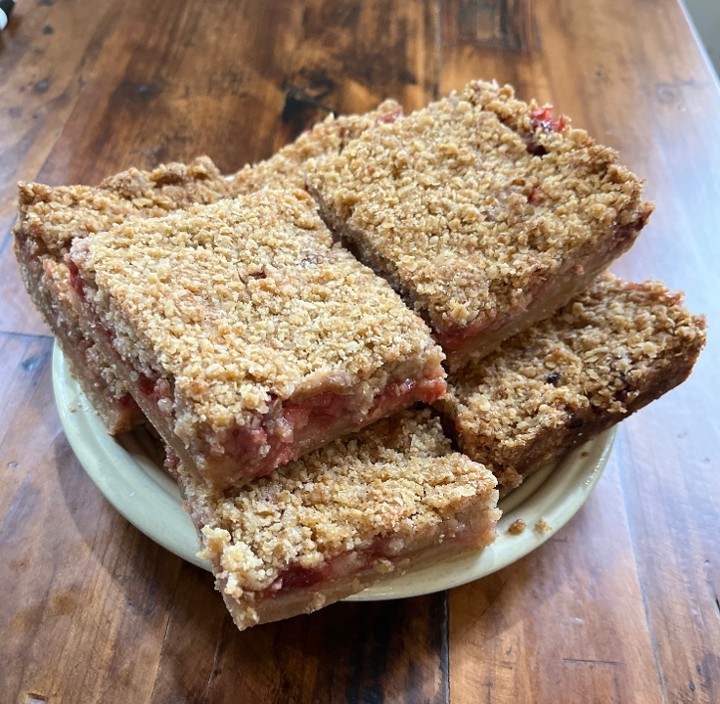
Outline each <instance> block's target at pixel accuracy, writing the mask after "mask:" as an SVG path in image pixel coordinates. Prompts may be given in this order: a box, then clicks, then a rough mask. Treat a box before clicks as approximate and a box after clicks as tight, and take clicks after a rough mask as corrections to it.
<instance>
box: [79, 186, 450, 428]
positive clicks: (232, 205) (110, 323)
mask: <svg viewBox="0 0 720 704" xmlns="http://www.w3.org/2000/svg"><path fill="white" fill-rule="evenodd" d="M72 256H73V259H74V261H75V262H76V263H77V265H78V267H79V269H80V270H81V274H82V276H83V278H84V280H85V284H86V296H87V298H88V300H89V301H91V304H92V305H93V307H94V308H95V311H96V313H97V314H98V315H99V316H100V318H101V319H102V324H103V325H104V327H105V328H106V329H108V330H111V331H112V332H113V335H114V336H115V340H114V343H113V344H114V346H115V348H116V349H117V350H118V351H119V352H120V354H121V356H123V357H124V358H125V359H126V360H133V361H132V362H131V363H132V364H133V366H136V368H137V370H138V371H141V372H143V373H144V374H146V375H148V376H150V377H152V376H153V375H158V374H159V375H161V376H163V377H167V378H169V379H172V380H173V383H174V389H175V397H176V400H177V402H178V406H179V407H180V409H181V411H182V413H183V414H184V416H183V418H180V417H179V418H178V422H179V424H180V425H181V426H184V424H186V423H187V424H188V425H189V426H192V427H194V426H196V425H198V424H201V423H202V424H206V425H207V426H209V427H210V428H212V429H213V430H215V431H217V430H220V429H223V428H227V427H231V426H232V425H234V424H236V423H240V424H243V423H244V422H246V421H247V420H248V416H247V413H248V412H253V413H260V414H265V413H268V412H269V411H270V407H271V405H272V404H274V403H276V401H277V400H280V401H282V400H285V399H288V398H290V397H296V398H297V397H300V398H302V397H303V396H304V395H306V394H312V393H316V392H317V391H318V390H320V391H324V390H332V389H329V388H327V387H328V384H331V385H332V386H334V387H336V389H335V390H337V391H338V392H340V393H342V392H343V391H345V392H348V391H352V390H353V389H354V387H356V386H357V385H358V384H365V385H367V386H368V393H369V397H370V398H372V395H374V393H376V392H377V391H378V390H379V389H381V388H383V386H384V385H385V383H386V382H387V379H388V371H389V370H392V371H395V370H396V369H398V368H402V367H403V366H406V367H407V369H408V376H411V377H412V376H415V375H417V374H418V373H421V372H422V371H423V369H424V368H425V367H427V371H430V370H431V369H432V368H436V367H437V366H438V364H439V361H440V360H441V359H442V353H441V352H440V350H439V348H437V346H436V345H434V343H433V342H432V339H431V338H430V335H429V331H428V329H427V328H426V326H425V324H424V323H423V322H422V321H421V320H420V319H419V318H418V317H417V316H415V315H414V314H413V313H412V312H411V311H409V310H408V309H407V308H406V307H405V306H404V305H403V304H402V302H401V301H400V299H399V298H398V296H397V294H396V293H395V292H394V291H393V290H392V289H391V288H390V286H389V285H388V284H386V283H385V282H384V281H383V280H382V279H380V278H378V277H376V276H375V275H374V274H373V273H372V272H371V271H370V270H369V269H367V268H366V267H364V266H363V265H362V264H360V263H359V262H358V261H357V260H355V259H354V258H353V257H352V255H351V254H349V253H348V252H347V251H345V250H343V249H341V248H339V247H337V246H334V245H333V243H332V238H331V235H330V233H329V232H328V230H327V228H326V227H325V226H324V224H323V223H322V221H321V220H320V218H319V217H318V215H317V212H316V209H315V205H314V203H313V201H312V199H311V198H310V197H309V196H308V195H307V194H306V193H305V192H303V191H270V190H265V191H259V192H257V193H253V194H249V195H247V196H244V197H238V198H237V199H233V200H230V199H225V200H222V201H219V202H218V203H216V204H214V205H208V206H196V207H191V208H188V209H186V210H184V211H183V212H179V213H175V214H170V215H168V216H166V217H165V218H155V219H152V220H149V219H144V220H135V221H133V222H131V223H128V224H126V225H119V226H117V227H115V228H114V229H112V230H110V231H109V232H99V233H97V234H96V235H95V236H93V237H92V238H88V239H85V240H82V241H78V242H76V243H75V245H74V246H73V249H72ZM136 360H137V361H136Z"/></svg>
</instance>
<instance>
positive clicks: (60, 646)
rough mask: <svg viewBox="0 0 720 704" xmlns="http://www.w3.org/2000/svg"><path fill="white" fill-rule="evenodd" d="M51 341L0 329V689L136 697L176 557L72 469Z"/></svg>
mask: <svg viewBox="0 0 720 704" xmlns="http://www.w3.org/2000/svg"><path fill="white" fill-rule="evenodd" d="M51 349H52V341H51V340H50V339H49V338H41V339H38V338H32V337H26V336H20V335H0V354H1V355H2V358H3V368H2V375H0V396H1V397H2V399H3V411H4V413H5V416H4V422H3V424H2V426H0V467H1V468H2V474H3V487H2V492H0V516H2V529H1V530H0V554H2V555H3V559H2V560H0V583H1V584H2V585H3V606H2V609H0V633H2V638H1V639H0V643H1V645H0V651H1V653H2V654H1V655H0V659H1V660H2V667H0V691H2V692H3V698H4V699H5V698H7V699H6V700H7V701H18V702H25V701H26V700H27V699H28V698H35V699H38V700H40V701H54V700H56V701H66V702H79V701H103V700H107V701H109V700H112V701H117V702H121V701H146V700H147V698H148V697H149V694H150V692H151V691H152V684H153V681H154V678H155V672H156V667H157V662H158V658H159V656H160V651H161V645H162V638H163V633H164V631H165V627H166V621H167V611H166V608H167V604H168V602H169V601H170V600H171V599H172V596H173V590H174V588H175V582H176V580H177V575H178V569H179V564H180V560H179V559H178V558H175V557H174V556H172V555H170V554H169V553H166V552H165V551H164V550H163V549H162V548H159V547H158V546H156V545H155V544H154V543H153V542H151V541H150V540H148V539H147V538H145V537H144V536H143V535H141V534H140V533H138V531H136V530H135V529H134V528H132V527H131V526H130V525H129V524H128V523H127V522H126V521H125V520H124V519H123V518H122V517H121V516H120V515H119V514H117V513H116V512H115V511H114V509H112V507H111V506H110V505H109V504H108V503H107V502H106V501H105V500H104V499H103V497H102V496H101V495H100V493H99V492H98V491H97V489H96V488H95V486H94V485H93V484H92V482H91V481H90V480H89V479H88V477H87V476H86V475H85V473H84V472H83V471H82V469H81V468H80V466H79V464H78V462H77V460H76V459H75V457H74V455H73V453H72V451H71V450H70V448H69V446H68V444H67V441H66V440H65V436H64V435H63V433H62V431H61V430H60V428H59V424H58V420H57V415H56V412H55V408H54V403H53V399H52V391H51V384H50V366H49V363H50V353H51ZM108 692H112V693H113V694H112V697H110V696H109V695H108V694H107V693H108Z"/></svg>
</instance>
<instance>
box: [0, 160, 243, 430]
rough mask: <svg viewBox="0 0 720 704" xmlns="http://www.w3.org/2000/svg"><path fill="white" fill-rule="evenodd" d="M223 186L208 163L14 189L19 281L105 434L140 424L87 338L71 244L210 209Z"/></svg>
mask: <svg viewBox="0 0 720 704" xmlns="http://www.w3.org/2000/svg"><path fill="white" fill-rule="evenodd" d="M228 194H229V186H228V183H227V182H226V180H225V179H224V178H223V177H222V176H221V174H220V172H219V171H218V170H217V168H216V167H215V165H214V164H213V163H212V161H210V159H208V158H207V157H200V158H198V159H195V160H194V161H193V162H191V163H190V164H187V165H186V164H179V163H171V164H165V165H163V166H159V167H158V168H156V169H154V170H152V171H140V170H138V169H134V168H133V169H130V170H128V171H124V172H122V173H119V174H116V175H115V176H112V177H111V178H109V179H106V180H105V181H103V182H102V184H101V185H100V186H98V187H91V186H60V187H57V188H53V187H51V186H46V185H43V184H40V183H20V184H19V219H18V222H17V224H16V225H15V228H14V230H13V232H14V236H15V254H16V258H17V260H18V265H19V268H20V274H21V277H22V279H23V281H24V283H25V287H26V288H27V290H28V292H29V293H30V296H31V297H32V299H33V302H34V303H35V305H36V306H37V308H38V310H39V311H40V312H41V313H42V315H43V318H44V319H45V322H46V323H47V325H48V327H49V328H50V329H51V330H52V332H53V333H54V335H55V336H56V338H57V340H58V343H59V344H60V347H61V349H62V350H63V352H64V353H65V358H66V360H67V362H68V364H69V365H70V369H71V371H72V373H73V376H75V377H76V378H77V379H78V381H79V382H80V384H81V385H82V387H83V390H84V391H85V393H86V394H87V395H88V397H89V398H90V399H91V400H92V402H93V405H94V407H95V408H96V409H97V410H98V412H99V414H100V416H101V418H102V420H103V422H104V423H105V425H106V426H107V428H108V430H109V431H110V432H111V433H119V432H122V431H124V430H127V429H128V428H129V427H131V426H132V425H134V424H136V423H138V422H141V421H142V414H141V413H140V412H139V409H138V408H137V406H136V405H135V403H134V402H133V401H132V399H130V398H129V397H128V388H127V385H126V384H125V383H124V382H123V381H122V380H121V379H118V378H117V376H116V375H115V372H114V369H113V367H112V365H108V364H106V363H105V361H104V358H103V356H102V355H99V354H98V351H97V348H96V345H95V344H94V343H93V341H92V339H91V338H90V337H89V336H88V335H87V323H86V321H85V320H84V318H83V316H82V314H81V313H80V310H79V306H78V304H77V300H76V299H77V296H76V294H75V292H74V291H73V290H72V289H71V288H70V286H69V283H68V279H69V271H68V268H67V266H66V264H65V262H64V255H65V254H66V253H67V252H68V250H69V247H70V244H71V242H72V241H73V240H74V239H77V238H84V237H87V236H88V235H92V234H93V233H97V232H102V231H104V230H106V229H109V228H110V227H112V226H113V225H115V224H118V223H122V222H125V221H126V220H128V219H129V218H132V217H159V216H161V215H165V214H167V213H168V212H170V211H173V210H177V209H178V208H182V207H185V206H187V205H188V204H190V203H196V202H200V203H209V202H214V201H215V200H217V199H218V198H221V197H226V196H227V195H228Z"/></svg>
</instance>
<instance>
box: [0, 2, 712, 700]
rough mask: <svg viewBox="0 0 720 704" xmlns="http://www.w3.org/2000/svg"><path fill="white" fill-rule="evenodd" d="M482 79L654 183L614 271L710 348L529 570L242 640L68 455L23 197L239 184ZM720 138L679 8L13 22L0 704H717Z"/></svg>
mask: <svg viewBox="0 0 720 704" xmlns="http://www.w3.org/2000/svg"><path fill="white" fill-rule="evenodd" d="M472 78H497V79H498V80H499V81H503V82H504V81H507V82H511V83H513V84H514V85H515V86H516V89H517V91H518V93H519V95H520V97H522V98H530V97H536V98H538V99H539V100H541V101H551V102H553V103H554V105H555V106H556V107H557V109H558V110H559V111H561V112H563V113H567V114H569V115H571V116H572V117H573V121H574V124H576V125H577V126H581V127H585V128H587V129H588V130H589V131H590V132H591V134H593V135H594V136H595V137H596V138H597V139H599V140H600V141H602V142H604V143H606V144H609V145H611V146H613V147H615V148H616V149H618V150H619V151H620V154H621V158H622V159H623V161H624V162H625V163H627V164H628V165H629V166H630V167H631V168H633V169H634V170H636V171H637V172H638V173H639V174H641V175H642V176H643V177H644V178H645V179H646V183H647V185H646V189H647V193H648V195H649V197H650V198H652V199H653V200H655V201H656V204H657V210H656V212H655V214H654V216H653V218H652V221H651V224H650V225H649V226H648V227H647V228H646V230H645V231H644V233H643V234H642V236H641V237H640V239H639V241H638V243H637V245H636V246H635V247H634V248H633V250H632V251H631V252H630V253H628V254H627V255H626V256H624V257H623V258H622V259H621V260H620V261H619V262H617V263H616V265H614V267H613V269H614V270H615V271H616V272H617V273H619V274H621V275H622V276H625V277H627V278H630V279H634V280H640V279H643V278H648V277H656V278H661V279H663V280H664V281H665V282H666V283H667V284H668V285H669V286H671V287H673V288H679V289H685V290H686V291H687V302H688V305H689V307H690V308H691V309H692V310H693V311H695V312H705V313H707V315H708V321H709V330H710V332H709V343H708V346H707V349H706V350H705V352H704V353H703V355H702V356H701V358H700V361H699V363H698V365H697V368H696V371H695V373H694V374H693V376H692V377H691V379H690V380H689V381H688V382H687V383H685V384H684V385H683V386H682V387H680V388H679V389H677V390H675V391H673V392H671V393H670V394H668V395H667V396H666V397H664V398H663V399H661V400H659V401H657V402H655V403H654V404H652V405H651V406H650V407H648V408H646V409H644V410H643V411H641V412H640V413H639V414H637V415H636V416H633V417H631V418H629V419H628V420H627V421H625V422H624V423H623V424H622V425H621V428H620V431H619V433H618V436H617V441H616V445H615V448H614V451H613V454H612V457H611V460H610V463H609V465H608V468H607V470H606V472H605V474H604V476H603V478H602V479H601V481H600V482H599V484H598V486H597V488H596V489H595V491H594V493H593V494H592V496H591V498H590V499H589V501H588V502H587V504H586V505H585V506H584V507H583V509H582V510H581V511H580V512H579V513H578V515H577V516H576V517H575V518H574V519H573V520H572V521H571V522H570V523H569V524H568V525H567V526H566V527H565V528H564V529H563V530H561V531H559V532H558V533H557V534H556V535H555V536H553V538H552V539H551V540H549V541H548V542H547V543H546V544H545V545H543V546H542V547H541V548H540V549H538V550H536V551H535V552H534V553H532V554H531V555H529V556H528V557H526V558H525V559H523V560H521V561H519V562H517V563H515V564H513V565H511V566H509V567H507V568H505V569H503V570H501V571H499V572H497V573H495V574H493V575H491V576H489V577H487V578H485V579H483V580H480V581H477V582H474V583H471V584H468V585H466V586H464V587H460V588H457V589H454V590H452V591H450V592H440V593H437V594H433V595H428V596H424V597H418V598H415V599H408V600H402V601H389V602H383V603H375V604H371V603H365V604H362V603H343V604H337V605H335V606H331V607H329V608H328V609H325V610H324V611H321V612H319V613H317V614H313V615H310V616H302V617H297V618H295V619H290V620H288V621H286V622H283V623H279V624H270V625H267V626H261V627H257V628H254V629H251V630H249V631H246V632H243V633H239V632H237V630H236V629H235V627H234V626H233V624H232V621H231V620H230V618H229V616H228V615H227V614H226V611H225V608H224V606H223V604H222V601H221V599H220V598H219V596H218V595H217V594H216V593H215V592H214V590H213V584H212V579H211V577H210V576H209V575H208V574H206V573H204V572H202V571H201V570H199V569H197V568H195V567H193V566H191V565H189V564H187V563H184V562H182V561H181V560H180V559H179V558H176V557H175V556H173V555H172V554H170V553H168V552H166V551H165V550H163V549H162V548H160V547H158V546H157V545H155V544H154V543H153V542H152V541H151V540H149V539H148V538H146V537H145V536H143V535H142V534H141V533H139V532H138V531H137V530H135V528H133V527H132V526H131V525H130V524H129V523H128V522H127V521H125V520H124V519H123V518H122V517H121V516H120V515H119V514H118V513H117V512H115V511H114V509H113V508H112V507H111V506H110V504H109V503H108V502H107V501H106V500H105V499H104V498H103V496H102V495H101V494H100V493H99V491H98V490H97V489H96V488H95V486H94V485H93V484H92V482H91V481H90V479H89V478H88V477H87V476H86V475H85V473H84V471H83V469H82V467H81V466H80V464H79V463H78V461H77V459H76V458H75V457H74V455H73V453H72V451H71V450H70V448H69V445H68V443H67V441H66V439H65V437H64V435H63V432H62V430H61V428H60V424H59V420H58V417H57V413H56V411H55V407H54V401H53V396H52V382H51V370H50V357H51V351H52V344H53V343H52V339H51V338H50V337H49V335H48V332H47V330H46V328H45V326H44V324H43V322H42V321H41V319H40V317H39V315H38V314H37V313H36V312H35V311H34V310H33V308H32V305H31V303H30V300H29V298H28V297H27V295H26V294H25V292H24V290H23V287H22V283H21V282H20V278H19V276H18V273H17V268H16V265H15V262H14V257H13V252H12V237H11V233H10V227H11V225H12V222H13V219H14V212H15V192H16V191H15V188H16V187H15V184H16V181H17V180H19V179H23V180H35V179H37V180H41V181H44V182H47V183H51V184H60V183H71V182H85V183H94V182H97V181H98V180H100V179H101V178H103V177H104V176H107V175H109V174H111V173H113V172H116V171H118V170H121V169H124V168H126V167H128V166H130V165H137V166H140V167H151V166H154V165H156V164H158V163H160V162H163V161H167V160H187V159H190V158H192V157H193V156H196V155H198V154H208V155H209V156H211V157H212V158H213V159H214V160H215V161H216V163H217V164H218V165H219V166H220V168H221V169H223V170H224V171H227V172H230V171H234V170H236V169H237V168H239V167H240V166H241V165H242V164H244V163H246V162H249V161H255V160H259V159H262V158H264V157H266V156H268V155H269V154H271V153H272V152H273V151H274V150H275V149H277V148H278V147H279V146H281V145H282V144H284V143H286V142H288V141H290V140H292V139H293V138H294V137H295V136H297V134H299V133H300V132H301V131H302V130H303V129H305V128H306V127H307V126H308V125H310V124H311V123H312V122H314V121H315V120H317V119H319V118H321V117H322V116H324V115H325V114H327V113H328V112H329V111H336V112H357V111H364V110H367V109H369V108H371V107H372V106H373V105H375V104H377V103H378V102H379V101H380V100H382V99H383V98H385V97H396V98H398V99H399V100H400V101H401V102H402V103H403V104H404V105H405V108H406V110H411V109H413V108H416V107H419V106H421V105H423V104H425V103H426V102H427V101H429V100H431V99H433V98H436V97H438V96H440V95H442V94H445V93H447V92H449V91H450V90H453V89H458V88H460V87H462V85H463V84H464V83H465V82H467V81H468V80H470V79H472ZM719 123H720V91H719V90H718V84H717V81H716V79H715V77H714V75H713V73H712V71H711V69H710V68H709V66H708V63H707V61H706V59H705V57H704V55H703V53H702V51H701V49H700V48H699V47H698V44H697V41H696V39H695V37H694V35H693V33H692V31H691V29H690V27H689V26H688V23H687V20H686V17H685V15H684V13H683V9H682V7H681V6H680V5H679V4H678V2H677V1H676V0H656V2H647V0H587V1H586V2H582V3H579V2H570V1H569V0H547V1H543V2H541V1H540V0H475V1H471V0H444V1H442V2H441V1H437V2H433V1H431V0H427V1H425V2H421V1H419V0H415V1H408V2H404V3H386V2H379V1H373V2H361V1H360V0H355V1H349V0H311V1H308V2H280V1H277V2H263V3H260V2H253V1H251V0H246V1H245V2H233V1H231V0H206V2H201V3H177V2H172V1H171V0H157V1H156V2H152V3H145V2H141V1H140V0H97V1H96V2H94V3H92V4H90V3H85V2H81V0H62V1H61V0H40V1H39V2H24V3H19V4H18V7H17V8H16V11H15V14H14V15H13V17H12V21H11V22H10V24H9V25H8V27H7V29H6V30H5V31H4V32H3V33H2V34H0V296H1V298H2V301H3V305H2V306H1V307H0V355H1V358H2V364H1V365H0V414H1V417H2V421H1V422H0V472H1V473H2V474H1V477H2V481H1V482H0V526H1V528H0V558H1V559H0V585H1V586H2V600H0V702H2V703H3V704H4V702H6V701H7V702H20V703H22V704H26V703H27V702H30V703H36V702H52V703H53V704H56V703H63V704H74V703H75V702H78V703H86V702H103V703H104V704H110V703H115V702H118V703H125V702H153V703H161V702H162V703H165V702H168V703H169V702H193V703H194V702H198V703H200V702H208V703H209V702H213V703H214V702H220V703H223V702H238V701H241V702H251V703H252V702H261V703H266V702H267V703H270V702H278V703H280V702H283V703H286V702H287V703H293V704H295V703H297V704H300V703H305V702H307V703H308V704H309V703H310V702H313V703H316V702H319V703H324V702H358V703H363V704H376V703H380V702H412V703H415V702H431V703H435V702H452V703H453V704H457V703H460V702H463V703H465V702H468V703H469V702H493V703H501V704H504V703H506V702H507V703H510V702H513V703H514V702H523V703H525V702H538V703H542V704H545V703H546V702H547V703H550V702H552V703H557V702H561V703H562V702H602V703H605V702H621V703H633V704H634V703H638V704H640V703H645V702H668V703H672V704H675V703H677V704H691V703H693V704H695V703H697V704H714V703H716V702H720V548H718V543H719V542H720V541H719V538H720V478H719V476H718V457H717V453H718V449H719V448H720V423H718V414H719V412H720V403H719V402H718V398H719V397H720V371H719V370H720V366H719V365H718V361H717V360H718V351H719V345H718V343H717V334H716V332H715V327H716V325H717V321H718V320H720V317H719V316H718V313H719V312H720V304H719V303H718V298H719V297H720V285H719V284H720V274H719V273H718V271H719V267H720V264H719V263H720V238H718V236H717V231H718V228H719V227H720V140H718V139H717V134H718V129H717V125H718V124H719Z"/></svg>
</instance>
